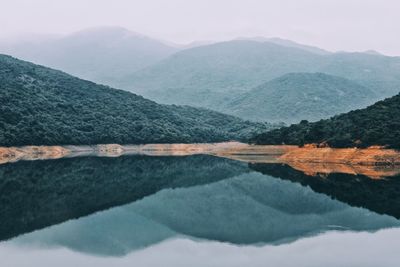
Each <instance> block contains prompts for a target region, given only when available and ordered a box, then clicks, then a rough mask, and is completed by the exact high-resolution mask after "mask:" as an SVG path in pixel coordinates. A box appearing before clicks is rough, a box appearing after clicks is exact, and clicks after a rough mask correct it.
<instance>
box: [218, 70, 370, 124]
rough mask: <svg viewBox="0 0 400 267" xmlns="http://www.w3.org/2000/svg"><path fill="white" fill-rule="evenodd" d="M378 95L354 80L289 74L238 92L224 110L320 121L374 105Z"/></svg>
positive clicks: (260, 118) (244, 115) (255, 117)
mask: <svg viewBox="0 0 400 267" xmlns="http://www.w3.org/2000/svg"><path fill="white" fill-rule="evenodd" d="M376 98H377V96H376V95H375V93H374V92H373V91H372V90H371V89H369V88H366V87H364V86H361V85H359V84H357V83H355V82H352V81H350V80H347V79H344V78H341V77H337V76H331V75H327V74H323V73H289V74H285V75H283V76H281V77H279V78H276V79H273V80H271V81H269V82H267V83H265V84H262V85H260V86H258V87H256V88H254V89H252V90H250V91H249V92H246V93H244V94H241V95H238V96H237V97H236V98H235V99H234V100H232V101H231V102H229V103H227V105H226V106H225V107H224V111H225V112H227V113H229V114H232V115H236V116H240V117H242V118H246V119H251V120H258V121H269V122H279V121H283V122H285V123H296V122H300V121H301V120H302V119H306V120H309V121H317V120H320V119H325V118H329V117H331V116H334V115H336V114H340V113H344V112H348V111H350V110H352V109H356V108H362V107H366V106H368V105H370V104H372V103H373V102H374V101H372V99H376Z"/></svg>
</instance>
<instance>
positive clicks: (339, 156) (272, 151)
mask: <svg viewBox="0 0 400 267" xmlns="http://www.w3.org/2000/svg"><path fill="white" fill-rule="evenodd" d="M198 154H205V155H211V156H217V157H223V158H228V159H232V160H238V161H243V162H247V163H261V164H262V163H265V164H287V165H289V166H291V167H292V168H294V169H296V170H299V171H302V172H304V173H306V174H310V175H316V174H329V173H348V174H363V175H367V176H370V177H372V178H380V177H384V176H394V175H397V174H400V152H399V151H396V150H393V149H385V148H382V147H369V148H327V147H324V148H317V147H315V146H313V145H306V146H304V147H298V146H289V145H281V146H279V145H278V146H277V145H249V144H245V143H239V142H223V143H199V144H144V145H118V144H106V145H92V146H23V147H0V164H6V163H13V162H18V161H24V160H49V159H61V158H72V157H85V156H94V157H120V156H124V155H145V156H190V155H198Z"/></svg>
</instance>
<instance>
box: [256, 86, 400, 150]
mask: <svg viewBox="0 0 400 267" xmlns="http://www.w3.org/2000/svg"><path fill="white" fill-rule="evenodd" d="M251 142H252V143H256V144H282V143H285V144H293V145H302V144H305V143H317V144H320V143H326V144H328V145H329V146H332V147H368V146H373V145H380V146H387V147H390V148H396V149H399V148H400V94H398V95H396V96H394V97H391V98H388V99H385V100H382V101H379V102H377V103H375V104H373V105H372V106H369V107H367V108H365V109H360V110H355V111H350V112H348V113H345V114H342V115H338V116H334V117H332V118H330V119H327V120H320V121H318V122H314V123H309V122H307V121H302V122H300V123H299V124H293V125H291V126H289V127H283V128H280V129H276V130H272V131H270V132H267V133H263V134H261V135H257V136H255V137H254V138H252V139H251Z"/></svg>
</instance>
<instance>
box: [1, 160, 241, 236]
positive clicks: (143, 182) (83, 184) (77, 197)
mask: <svg viewBox="0 0 400 267" xmlns="http://www.w3.org/2000/svg"><path fill="white" fill-rule="evenodd" d="M247 171H248V168H247V165H246V164H244V163H241V162H237V161H233V160H228V159H223V158H215V157H211V156H200V155H199V156H191V157H145V156H134V157H132V156H130V157H119V158H98V157H88V158H70V159H60V160H44V161H40V160H39V161H20V162H17V163H12V164H3V165H0V178H1V179H0V214H1V218H2V219H1V220H0V240H3V239H7V238H10V237H13V236H16V235H19V234H22V233H26V232H30V231H33V230H37V229H40V228H43V227H46V226H49V225H53V224H57V223H61V222H63V221H66V220H69V219H73V218H77V217H81V216H85V215H88V214H91V213H93V212H96V211H99V210H104V209H108V208H110V207H114V206H118V205H123V204H126V203H130V202H133V201H136V200H138V199H141V198H143V197H145V196H148V195H151V194H154V193H156V192H158V191H159V190H162V189H165V188H177V187H190V186H195V185H201V184H207V183H211V182H215V181H219V180H222V179H226V178H229V177H233V176H236V175H239V174H242V173H245V172H247Z"/></svg>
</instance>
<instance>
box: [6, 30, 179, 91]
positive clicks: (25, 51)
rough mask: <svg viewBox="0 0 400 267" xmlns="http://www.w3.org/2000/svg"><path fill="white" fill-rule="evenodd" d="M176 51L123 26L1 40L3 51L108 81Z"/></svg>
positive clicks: (70, 72) (109, 82) (75, 73)
mask: <svg viewBox="0 0 400 267" xmlns="http://www.w3.org/2000/svg"><path fill="white" fill-rule="evenodd" d="M176 51H177V48H174V47H172V46H168V45H166V44H164V43H162V42H160V41H158V40H154V39H151V38H148V37H146V36H143V35H140V34H137V33H133V32H130V31H128V30H126V29H124V28H120V27H100V28H91V29H87V30H83V31H80V32H76V33H73V34H70V35H67V36H63V37H57V38H55V37H52V38H25V41H24V40H20V41H14V42H12V43H8V44H7V43H5V42H3V43H0V53H4V54H9V55H12V56H15V57H18V58H21V59H24V60H28V61H32V62H34V63H37V64H41V65H45V66H49V67H51V68H55V69H59V70H62V71H65V72H67V73H69V74H72V75H75V76H78V77H80V78H84V79H88V80H92V81H95V82H99V83H105V84H108V85H113V84H115V82H116V81H117V80H118V79H120V77H123V76H125V75H128V74H129V73H132V72H134V71H136V70H139V69H142V68H144V67H147V66H149V65H151V64H154V63H156V62H158V61H160V60H161V59H163V58H165V57H167V56H169V55H171V54H172V53H174V52H176Z"/></svg>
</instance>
